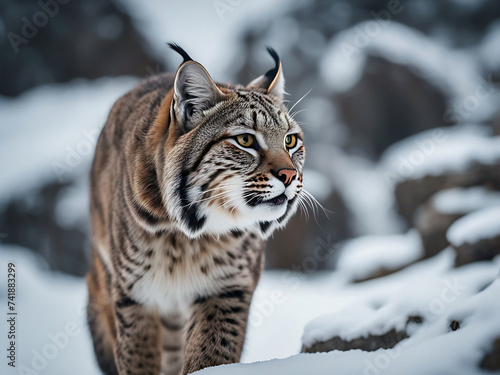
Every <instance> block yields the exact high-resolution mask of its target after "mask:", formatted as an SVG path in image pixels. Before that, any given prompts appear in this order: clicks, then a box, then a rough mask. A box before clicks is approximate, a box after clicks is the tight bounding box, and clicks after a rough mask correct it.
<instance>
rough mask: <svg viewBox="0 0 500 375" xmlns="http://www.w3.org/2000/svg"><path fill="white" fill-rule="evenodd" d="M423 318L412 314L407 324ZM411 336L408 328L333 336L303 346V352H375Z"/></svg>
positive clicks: (417, 321)
mask: <svg viewBox="0 0 500 375" xmlns="http://www.w3.org/2000/svg"><path fill="white" fill-rule="evenodd" d="M422 322H423V319H422V317H420V316H410V317H409V318H408V320H407V323H406V325H407V326H408V324H410V323H413V324H422ZM408 337H409V336H408V334H407V333H406V330H403V331H397V330H396V329H394V328H393V329H391V330H390V331H388V332H386V333H384V334H383V335H368V336H367V337H358V338H355V339H353V340H344V339H343V338H341V337H338V336H337V337H333V338H331V339H330V340H328V341H321V342H316V343H314V344H313V345H311V346H310V347H306V346H303V347H302V353H324V352H330V351H332V350H342V351H348V350H351V349H361V350H364V351H367V352H373V351H375V350H378V349H390V348H393V347H394V346H396V344H398V343H399V342H401V341H403V340H404V339H407V338H408Z"/></svg>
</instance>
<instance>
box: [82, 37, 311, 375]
mask: <svg viewBox="0 0 500 375" xmlns="http://www.w3.org/2000/svg"><path fill="white" fill-rule="evenodd" d="M170 47H171V48H172V49H173V50H175V51H176V52H178V53H179V54H180V55H181V56H182V57H183V59H184V61H183V62H182V64H181V65H180V66H179V68H178V69H177V72H176V73H175V75H173V74H161V75H158V76H155V77H151V78H149V79H147V80H145V81H143V82H142V83H141V84H139V86H137V87H136V88H135V89H133V90H132V91H130V92H129V93H127V94H126V95H125V96H123V97H121V98H120V99H119V100H118V101H117V102H116V103H115V105H114V106H113V108H112V109H111V112H110V115H109V118H108V120H107V122H106V125H105V126H104V129H103V130H102V133H101V135H100V137H99V141H98V144H97V148H96V153H95V158H94V161H93V165H92V171H91V176H90V186H91V192H90V194H91V203H90V214H91V224H92V233H93V237H92V254H91V257H92V262H91V269H90V271H89V273H88V276H87V284H88V289H89V302H88V311H87V312H88V322H89V326H90V331H91V334H92V338H93V343H94V349H95V353H96V356H97V360H98V363H99V366H100V367H101V369H102V371H103V372H104V373H106V374H119V375H124V374H133V375H142V374H154V375H158V374H180V373H182V374H188V373H191V372H194V371H197V370H200V369H202V368H205V367H208V366H215V365H219V364H226V363H233V362H237V361H239V359H240V356H241V351H242V347H243V342H244V337H245V331H246V325H247V319H248V310H249V305H250V301H251V299H252V295H253V292H254V290H255V287H256V285H257V282H258V280H259V277H260V274H261V272H262V268H263V262H264V254H263V253H264V250H263V246H264V240H265V239H266V238H267V237H268V236H269V235H270V234H271V233H272V232H273V231H274V230H275V229H276V228H279V227H283V226H284V225H285V223H286V222H287V220H288V219H289V218H290V216H291V215H292V214H293V213H294V212H295V211H296V209H297V205H298V203H299V202H300V201H301V198H302V195H301V193H303V192H304V191H303V189H302V168H303V164H304V157H305V150H304V145H303V143H302V138H303V136H302V132H301V129H300V127H299V126H298V124H297V123H296V122H295V121H294V120H293V118H292V117H291V116H290V115H289V113H288V110H287V108H286V107H285V105H284V103H283V95H284V78H283V74H282V67H281V62H280V60H279V57H278V55H277V54H276V52H275V51H274V50H272V49H270V48H268V51H269V53H270V54H271V56H272V57H273V59H274V61H275V67H274V68H273V69H271V70H269V71H268V72H267V73H265V74H264V75H262V76H260V77H258V78H257V79H255V80H253V81H252V82H251V83H250V84H249V85H248V86H246V87H243V86H230V85H222V84H215V83H214V82H213V80H212V78H211V77H210V75H209V74H208V72H207V71H206V70H205V68H204V67H203V66H202V65H200V64H199V63H198V62H195V61H193V60H192V59H191V57H190V56H189V55H188V54H187V53H186V52H185V51H184V50H183V49H182V48H180V47H179V46H178V45H176V44H170Z"/></svg>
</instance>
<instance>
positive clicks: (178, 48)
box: [167, 43, 276, 63]
mask: <svg viewBox="0 0 500 375" xmlns="http://www.w3.org/2000/svg"><path fill="white" fill-rule="evenodd" d="M167 44H168V46H169V47H170V48H172V49H173V50H174V51H175V52H177V53H178V54H179V55H181V56H182V58H183V59H184V61H183V63H185V62H186V61H193V59H192V58H191V56H189V55H188V53H187V52H186V51H184V50H183V49H182V48H181V46H179V45H178V44H177V43H167ZM275 53H276V52H275Z"/></svg>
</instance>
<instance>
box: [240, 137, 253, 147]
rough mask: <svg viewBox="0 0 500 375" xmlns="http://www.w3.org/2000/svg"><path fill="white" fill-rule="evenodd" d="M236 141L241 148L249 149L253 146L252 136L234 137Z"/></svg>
mask: <svg viewBox="0 0 500 375" xmlns="http://www.w3.org/2000/svg"><path fill="white" fill-rule="evenodd" d="M236 140H237V141H238V143H239V144H240V145H241V146H243V147H250V146H252V145H253V135H252V134H240V135H238V136H236Z"/></svg>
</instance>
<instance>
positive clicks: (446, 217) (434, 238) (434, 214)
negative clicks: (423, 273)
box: [415, 202, 465, 258]
mask: <svg viewBox="0 0 500 375" xmlns="http://www.w3.org/2000/svg"><path fill="white" fill-rule="evenodd" d="M464 214H465V213H453V214H448V213H442V212H439V211H438V210H436V209H435V208H434V207H433V205H432V204H431V203H430V202H427V203H426V204H425V205H424V206H423V207H422V208H421V209H420V210H418V213H417V214H416V217H415V227H416V228H417V230H418V232H419V233H420V236H421V237H422V245H423V247H424V252H425V258H430V257H432V256H434V255H436V254H437V253H439V252H440V251H441V250H443V249H444V248H446V247H447V246H448V245H449V242H448V240H447V239H446V232H447V231H448V228H449V227H450V225H451V224H453V223H454V222H455V221H456V220H458V219H460V218H461V217H462V216H464Z"/></svg>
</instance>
